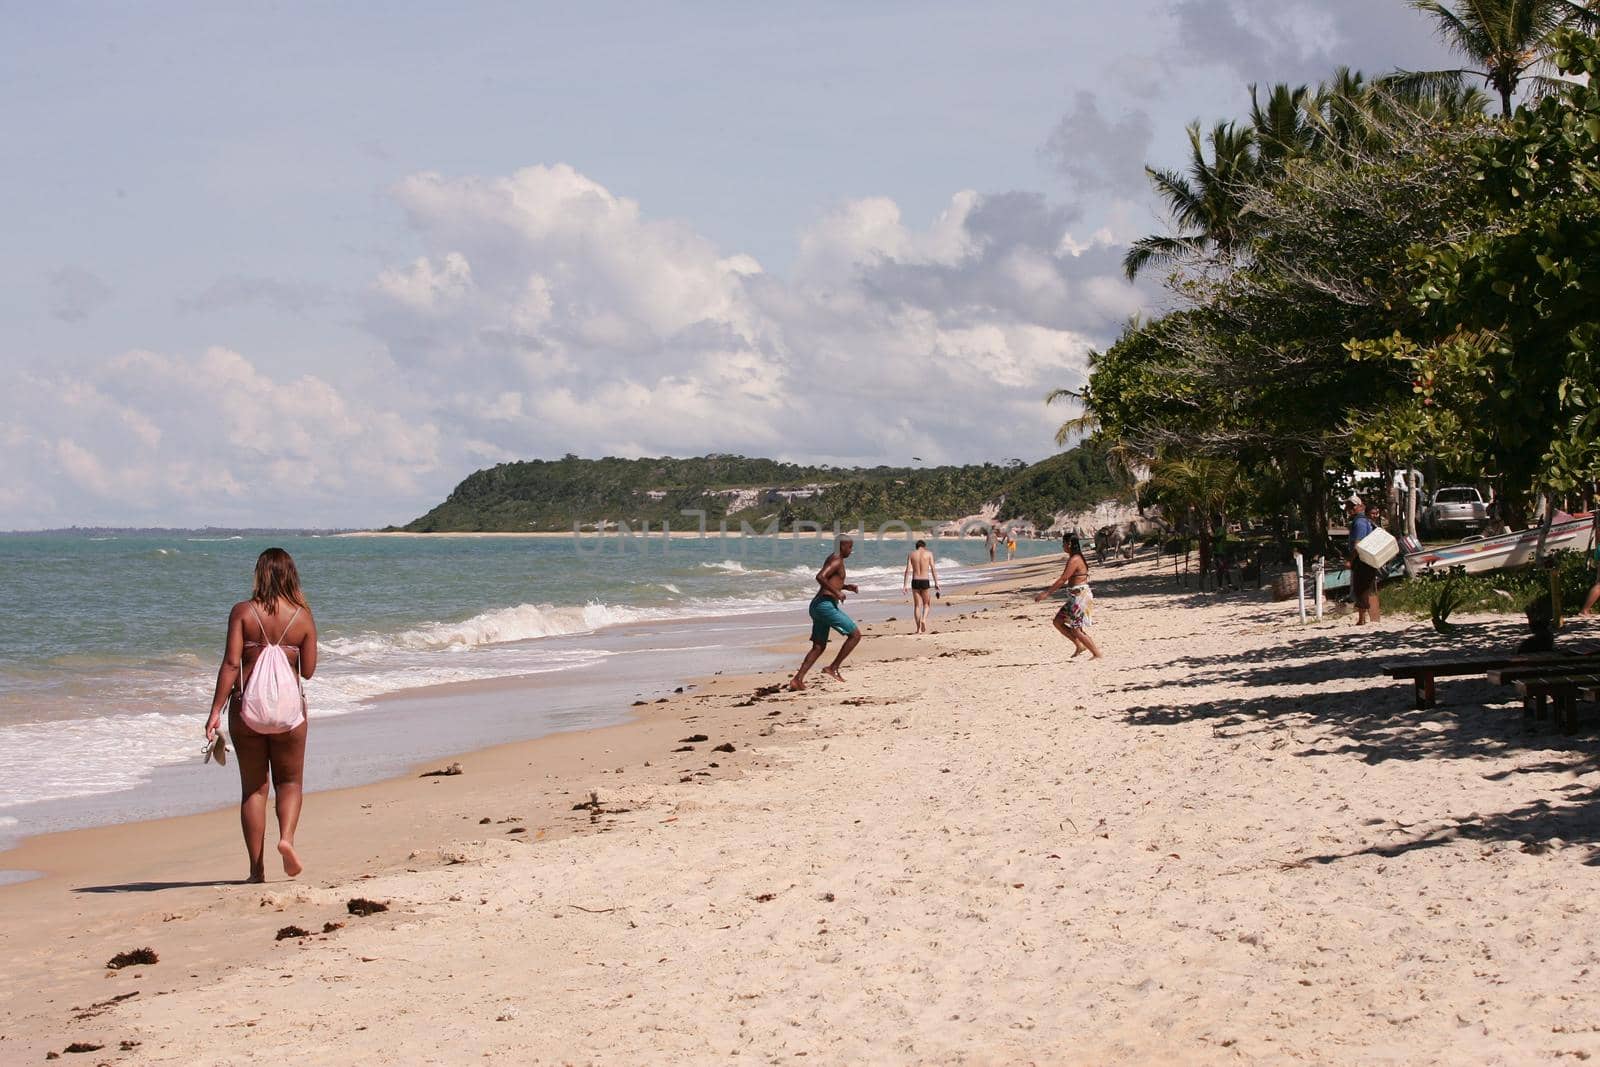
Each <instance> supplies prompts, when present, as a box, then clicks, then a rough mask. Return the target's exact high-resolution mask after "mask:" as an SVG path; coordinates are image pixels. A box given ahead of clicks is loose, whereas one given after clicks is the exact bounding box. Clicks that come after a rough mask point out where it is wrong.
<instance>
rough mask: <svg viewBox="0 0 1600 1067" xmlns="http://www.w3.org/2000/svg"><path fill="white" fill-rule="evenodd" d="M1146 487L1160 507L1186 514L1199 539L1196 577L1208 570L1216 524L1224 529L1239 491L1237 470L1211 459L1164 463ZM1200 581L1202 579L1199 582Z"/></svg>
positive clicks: (1198, 457)
mask: <svg viewBox="0 0 1600 1067" xmlns="http://www.w3.org/2000/svg"><path fill="white" fill-rule="evenodd" d="M1150 484H1151V486H1152V487H1154V488H1155V489H1156V490H1157V492H1159V493H1160V494H1161V502H1162V503H1163V504H1164V505H1173V510H1174V511H1176V510H1177V509H1179V508H1182V509H1184V510H1185V511H1187V512H1189V514H1190V515H1191V517H1192V518H1193V519H1194V520H1195V525H1196V526H1197V527H1198V529H1197V530H1196V531H1195V532H1196V533H1197V534H1198V535H1199V538H1200V573H1201V575H1205V574H1207V573H1209V572H1210V569H1211V546H1212V543H1213V541H1214V540H1215V538H1216V531H1217V529H1218V525H1219V524H1220V525H1221V526H1222V527H1223V528H1226V526H1227V521H1228V515H1227V509H1228V502H1229V500H1231V499H1232V498H1233V496H1234V495H1235V493H1236V492H1237V491H1238V488H1239V467H1238V465H1237V464H1235V463H1234V462H1233V461H1232V460H1227V459H1218V458H1215V457H1212V456H1190V457H1187V458H1184V459H1165V460H1162V461H1161V462H1159V463H1158V464H1156V466H1155V468H1154V469H1153V470H1152V471H1151V472H1150ZM1202 580H1203V578H1202Z"/></svg>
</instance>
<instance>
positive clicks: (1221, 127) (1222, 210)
mask: <svg viewBox="0 0 1600 1067" xmlns="http://www.w3.org/2000/svg"><path fill="white" fill-rule="evenodd" d="M1188 133H1189V164H1188V167H1187V168H1186V169H1185V170H1184V171H1176V170H1157V169H1155V168H1153V167H1146V168H1145V173H1146V174H1147V175H1148V176H1149V178H1150V184H1151V186H1153V187H1154V189H1155V191H1156V194H1157V195H1158V196H1160V197H1161V199H1162V200H1163V201H1165V203H1166V205H1167V209H1168V211H1170V212H1171V214H1172V221H1173V225H1174V228H1175V229H1176V231H1177V232H1176V233H1173V234H1157V235H1153V236H1149V237H1141V238H1139V239H1138V240H1137V241H1135V242H1133V244H1132V246H1130V247H1129V249H1128V253H1127V255H1126V256H1124V257H1123V260H1122V269H1123V270H1124V271H1125V272H1126V273H1127V275H1128V278H1129V280H1130V281H1131V280H1132V279H1134V278H1136V277H1138V276H1139V273H1140V271H1142V270H1144V269H1145V268H1146V267H1148V266H1151V265H1152V264H1161V263H1171V262H1173V261H1175V260H1179V259H1182V258H1184V257H1185V256H1188V255H1193V254H1197V253H1205V252H1218V253H1221V254H1224V255H1226V254H1229V253H1231V252H1232V251H1233V250H1234V249H1235V248H1236V247H1237V246H1238V244H1239V242H1240V240H1241V238H1242V237H1243V228H1242V226H1241V219H1240V214H1241V212H1242V210H1243V207H1244V202H1243V200H1242V198H1241V196H1240V191H1241V189H1242V188H1243V185H1244V182H1245V180H1246V179H1247V178H1249V177H1250V176H1251V175H1252V174H1253V173H1254V172H1255V169H1256V156H1255V151H1254V149H1255V133H1254V131H1252V130H1251V129H1250V128H1249V127H1247V126H1239V125H1237V124H1235V123H1232V122H1219V123H1217V124H1216V125H1215V126H1214V127H1212V129H1211V132H1210V134H1204V133H1202V131H1201V128H1200V125H1199V123H1194V124H1192V125H1190V126H1189V129H1188ZM1208 149H1209V151H1210V156H1209V158H1208V157H1207V150H1208Z"/></svg>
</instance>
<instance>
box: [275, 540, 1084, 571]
mask: <svg viewBox="0 0 1600 1067" xmlns="http://www.w3.org/2000/svg"><path fill="white" fill-rule="evenodd" d="M1061 540H1062V546H1063V547H1064V548H1066V550H1067V558H1068V559H1071V558H1072V557H1073V556H1081V555H1083V542H1082V541H1081V540H1079V539H1078V535H1077V534H1068V535H1067V536H1066V537H1063V538H1062V539H1061ZM290 566H293V564H290Z"/></svg>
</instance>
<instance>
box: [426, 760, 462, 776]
mask: <svg viewBox="0 0 1600 1067" xmlns="http://www.w3.org/2000/svg"><path fill="white" fill-rule="evenodd" d="M460 773H462V772H461V764H459V763H452V764H450V766H448V767H440V768H439V769H438V770H436V771H423V772H422V773H421V774H419V775H417V777H418V778H454V777H455V776H456V775H458V774H460Z"/></svg>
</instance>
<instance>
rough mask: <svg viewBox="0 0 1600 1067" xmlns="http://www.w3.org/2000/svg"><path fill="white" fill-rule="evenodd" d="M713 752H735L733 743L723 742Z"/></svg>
mask: <svg viewBox="0 0 1600 1067" xmlns="http://www.w3.org/2000/svg"><path fill="white" fill-rule="evenodd" d="M711 751H713V752H732V751H733V742H732V741H724V742H722V744H720V745H718V746H717V747H716V748H714V749H712V750H711Z"/></svg>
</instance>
